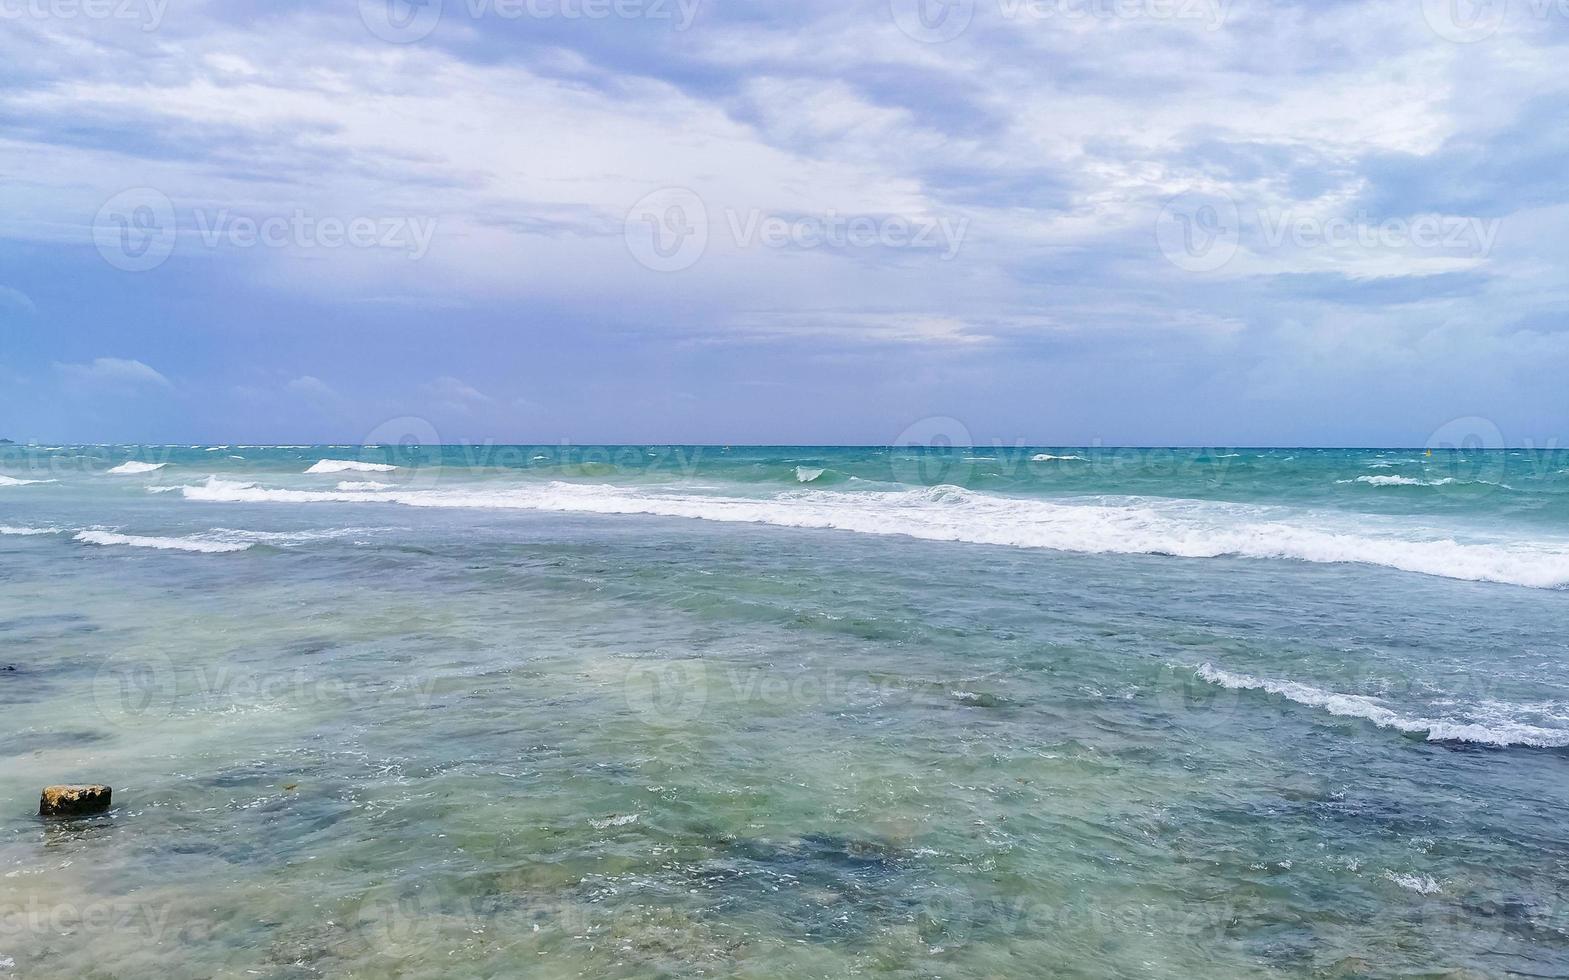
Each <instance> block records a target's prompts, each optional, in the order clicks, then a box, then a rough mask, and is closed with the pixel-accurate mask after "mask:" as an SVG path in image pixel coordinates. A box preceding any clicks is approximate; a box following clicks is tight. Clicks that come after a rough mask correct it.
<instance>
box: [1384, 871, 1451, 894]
mask: <svg viewBox="0 0 1569 980" xmlns="http://www.w3.org/2000/svg"><path fill="white" fill-rule="evenodd" d="M1384 878H1385V879H1387V880H1389V881H1392V882H1394V883H1395V884H1397V885H1399V886H1400V887H1401V888H1404V889H1405V890H1406V891H1412V892H1416V893H1417V894H1418V895H1437V894H1438V893H1439V892H1441V891H1443V890H1444V889H1443V887H1442V886H1440V885H1439V884H1438V882H1436V881H1434V880H1433V878H1432V876H1431V875H1405V874H1396V873H1395V872H1393V871H1385V872H1384Z"/></svg>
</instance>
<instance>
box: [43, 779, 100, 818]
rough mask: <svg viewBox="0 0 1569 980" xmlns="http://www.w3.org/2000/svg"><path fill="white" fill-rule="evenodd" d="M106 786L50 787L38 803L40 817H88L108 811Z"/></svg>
mask: <svg viewBox="0 0 1569 980" xmlns="http://www.w3.org/2000/svg"><path fill="white" fill-rule="evenodd" d="M113 794H114V790H112V789H110V788H109V787H107V786H50V787H48V788H47V789H45V790H44V794H43V796H42V797H41V798H40V799H39V801H38V815H39V816H40V817H88V816H92V815H93V814H95V813H103V812H104V811H105V810H107V809H109V799H110V797H111V796H112V795H113Z"/></svg>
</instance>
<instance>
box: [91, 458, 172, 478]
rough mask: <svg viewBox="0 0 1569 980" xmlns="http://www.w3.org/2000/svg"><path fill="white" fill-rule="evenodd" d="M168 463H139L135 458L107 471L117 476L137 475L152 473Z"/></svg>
mask: <svg viewBox="0 0 1569 980" xmlns="http://www.w3.org/2000/svg"><path fill="white" fill-rule="evenodd" d="M168 465H169V464H168V463H139V462H137V461H136V460H134V459H133V460H131V461H130V462H128V463H121V464H120V465H119V466H116V467H114V468H113V469H110V470H107V471H106V472H109V473H113V474H115V475H117V476H135V475H136V474H138V473H151V472H153V471H154V470H161V469H163V468H164V467H165V466H168Z"/></svg>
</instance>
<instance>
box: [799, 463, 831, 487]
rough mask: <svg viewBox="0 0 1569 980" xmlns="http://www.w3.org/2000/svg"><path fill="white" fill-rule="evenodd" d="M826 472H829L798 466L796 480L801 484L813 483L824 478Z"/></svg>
mask: <svg viewBox="0 0 1569 980" xmlns="http://www.w3.org/2000/svg"><path fill="white" fill-rule="evenodd" d="M825 472H827V471H826V470H820V469H817V468H816V467H813V466H797V467H796V468H795V478H796V480H798V481H799V482H801V483H811V482H812V481H813V480H815V479H817V478H818V477H820V476H822V475H823V474H824V473H825Z"/></svg>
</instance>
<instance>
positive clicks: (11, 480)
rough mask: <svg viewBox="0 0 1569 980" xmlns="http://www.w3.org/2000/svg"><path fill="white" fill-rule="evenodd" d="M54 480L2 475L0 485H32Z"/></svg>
mask: <svg viewBox="0 0 1569 980" xmlns="http://www.w3.org/2000/svg"><path fill="white" fill-rule="evenodd" d="M53 482H54V481H53V480H19V479H17V478H16V477H14V476H3V475H0V487H30V486H33V485H34V484H37V483H53Z"/></svg>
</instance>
